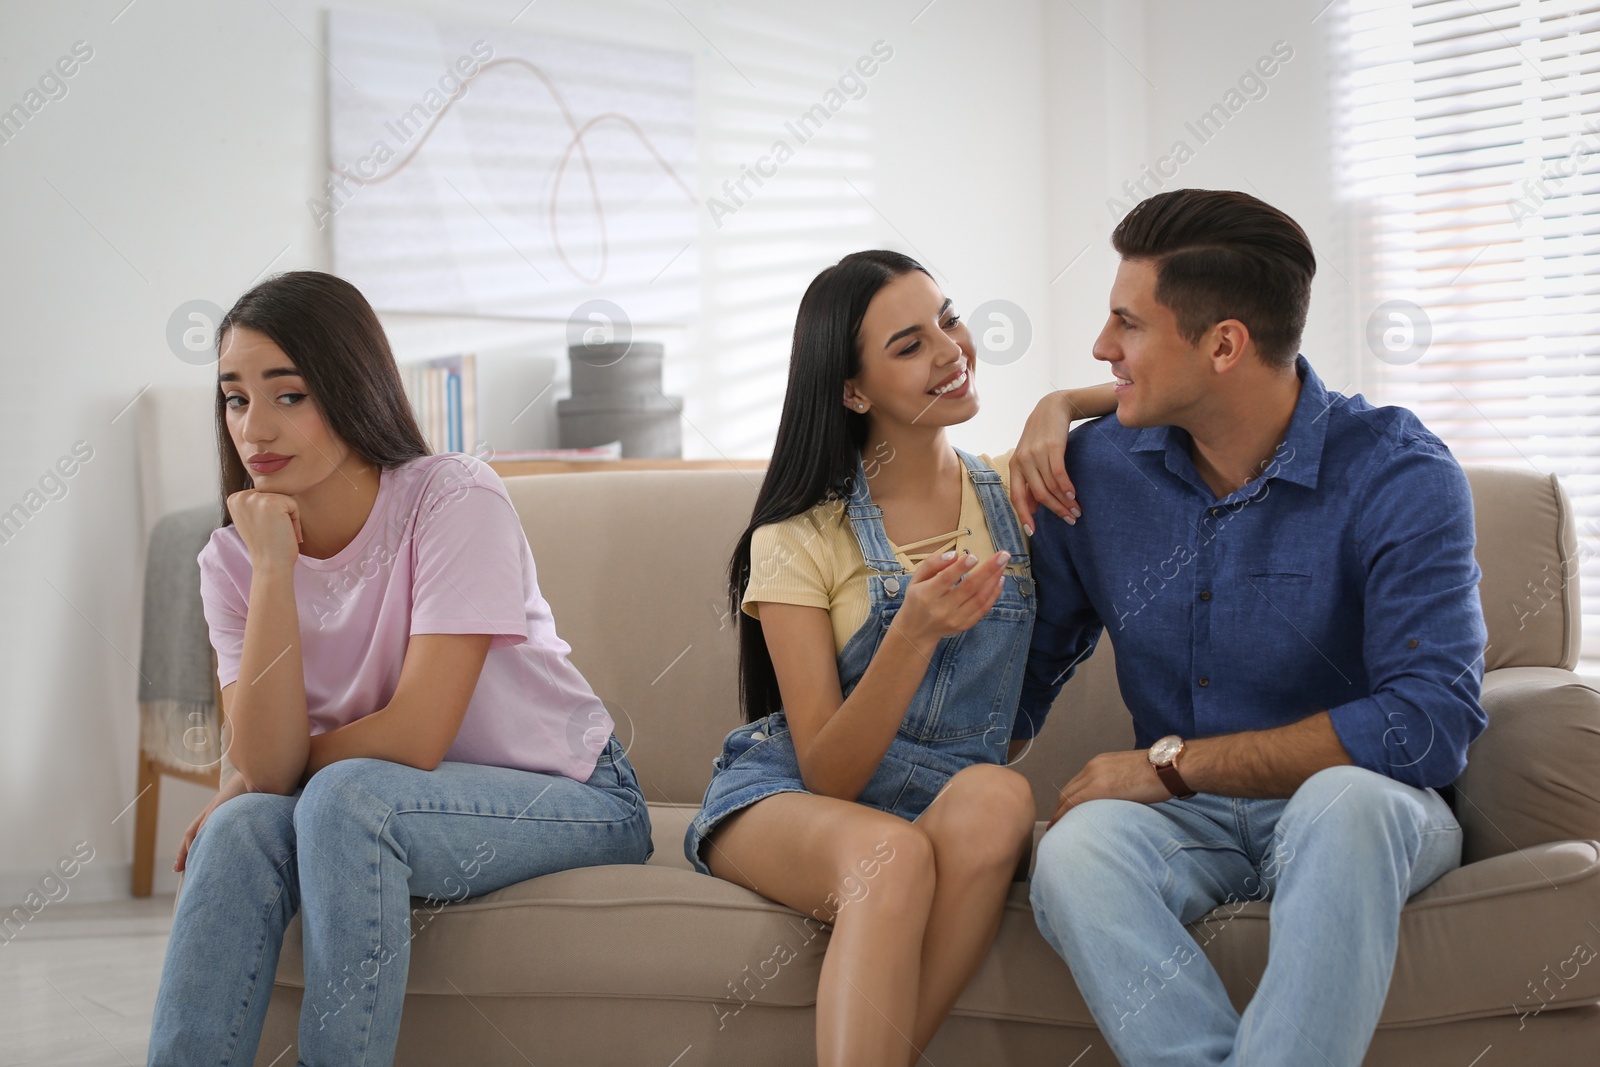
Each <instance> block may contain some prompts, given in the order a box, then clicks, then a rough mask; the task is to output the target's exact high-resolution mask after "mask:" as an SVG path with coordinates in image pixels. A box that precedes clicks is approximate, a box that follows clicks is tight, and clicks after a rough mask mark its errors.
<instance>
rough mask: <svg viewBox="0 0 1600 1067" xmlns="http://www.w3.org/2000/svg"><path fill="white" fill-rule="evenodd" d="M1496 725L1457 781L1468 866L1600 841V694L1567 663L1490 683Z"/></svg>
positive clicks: (1499, 675)
mask: <svg viewBox="0 0 1600 1067" xmlns="http://www.w3.org/2000/svg"><path fill="white" fill-rule="evenodd" d="M1482 702H1483V710H1484V711H1485V712H1486V713H1487V715H1488V717H1489V725H1488V727H1487V728H1486V729H1485V730H1484V732H1483V733H1482V735H1480V736H1479V737H1478V739H1477V741H1475V742H1474V743H1473V745H1472V747H1471V749H1469V750H1468V752H1467V769H1466V770H1465V771H1463V772H1462V774H1461V777H1460V778H1459V779H1458V780H1457V781H1456V817H1457V818H1458V819H1459V820H1460V822H1461V828H1462V830H1463V831H1464V842H1463V845H1462V856H1461V862H1462V863H1463V864H1466V863H1473V862H1476V861H1478V860H1482V859H1488V858H1490V857H1491V856H1498V855H1501V854H1502V853H1506V852H1514V851H1516V850H1518V849H1524V848H1528V847H1530V846H1533V845H1543V844H1549V843H1551V842H1556V841H1573V840H1578V841H1589V840H1597V841H1600V772H1597V770H1596V769H1597V768H1600V691H1597V690H1596V689H1594V688H1593V687H1591V686H1590V685H1588V684H1587V683H1586V682H1584V681H1583V680H1582V679H1581V678H1579V677H1578V676H1577V675H1576V674H1574V673H1573V672H1571V671H1567V670H1562V669H1560V668H1557V667H1506V668H1502V669H1500V670H1494V671H1489V672H1488V673H1486V674H1485V675H1484V677H1483V701H1482Z"/></svg>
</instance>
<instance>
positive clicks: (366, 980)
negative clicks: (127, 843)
mask: <svg viewBox="0 0 1600 1067" xmlns="http://www.w3.org/2000/svg"><path fill="white" fill-rule="evenodd" d="M651 851H652V849H651V844H650V815H649V812H648V810H647V808H646V807H645V802H644V797H643V795H642V794H641V792H640V790H639V784H638V779H637V778H635V777H634V773H633V768H632V767H631V766H630V765H629V764H628V761H627V757H626V756H625V755H624V754H623V751H622V747H621V745H619V744H618V743H617V740H616V738H614V737H613V738H612V739H611V741H610V743H609V744H608V745H607V747H606V750H605V751H604V752H602V753H601V755H600V760H599V762H598V763H597V764H596V765H595V769H594V773H593V774H592V775H590V777H589V779H588V781H587V782H578V781H574V780H573V779H571V778H564V777H561V776H557V775H547V774H536V773H534V772H531V771H521V770H510V769H507V768H504V767H484V766H479V765H477V764H471V763H441V764H440V765H439V766H438V767H437V768H436V769H435V770H432V771H421V770H417V769H416V768H414V767H407V766H404V765H402V764H398V763H389V762H387V761H385V760H373V759H350V760H342V761H340V762H338V763H334V764H331V765H330V766H328V767H326V768H324V769H323V770H321V771H319V772H318V773H317V774H315V775H314V776H312V778H311V780H310V781H309V782H308V783H306V786H305V788H304V789H303V790H301V791H300V792H298V793H296V794H295V795H294V796H279V795H276V794H271V793H246V794H244V795H243V796H238V797H234V798H233V799H232V800H229V801H227V802H226V803H224V804H222V805H220V806H219V807H218V808H217V809H216V810H215V811H213V812H212V813H211V817H210V818H209V819H207V820H206V823H205V825H204V826H203V827H201V829H200V833H199V834H198V835H196V837H195V839H194V842H193V844H192V845H191V847H190V851H189V859H188V864H187V867H186V871H187V875H186V881H185V885H184V887H183V891H182V894H181V898H180V900H179V902H178V912H177V916H176V918H175V919H174V921H173V926H172V938H171V940H170V941H169V942H168V945H167V956H166V963H165V965H164V967H163V969H162V973H161V988H160V992H159V994H158V995H157V998H156V1008H155V1018H154V1020H153V1022H152V1024H151V1032H150V1059H149V1062H150V1063H151V1064H152V1065H155V1064H160V1065H162V1067H166V1065H169V1064H206V1065H208V1067H216V1065H218V1064H249V1063H251V1062H253V1060H254V1058H255V1054H256V1045H257V1043H258V1042H259V1041H260V1039H261V1028H262V1025H263V1024H264V1022H265V1020H266V1015H267V1002H268V1000H269V999H270V998H271V996H272V980H273V976H274V975H275V974H276V973H277V967H278V950H279V947H280V945H281V944H282V942H283V932H284V928H285V927H287V926H288V925H289V920H290V919H292V918H293V917H294V915H295V913H296V912H300V911H302V910H303V915H302V917H301V941H302V944H303V947H304V955H305V997H304V1000H303V1001H302V1004H301V1009H300V1052H299V1060H298V1061H297V1062H298V1063H300V1064H306V1065H322V1064H329V1065H338V1067H358V1065H375V1064H387V1063H390V1062H391V1061H392V1060H393V1059H394V1051H395V1042H396V1039H397V1038H398V1036H399V1033H400V1009H401V1006H402V1004H403V1002H404V998H405V989H406V971H407V967H408V966H409V964H410V958H411V952H410V943H411V938H412V937H413V936H415V934H416V932H417V931H418V930H419V929H420V928H422V927H423V926H425V925H426V924H427V923H428V922H429V921H431V919H432V917H433V915H434V914H436V913H437V912H438V910H439V909H440V908H441V907H443V906H445V905H446V904H447V903H449V902H451V901H459V900H465V899H467V898H469V897H475V896H479V895H481V894H483V893H488V892H491V891H493V890H496V889H501V888H504V887H505V886H508V885H512V884H514V883H516V882H521V881H525V880H527V879H529V878H536V877H538V876H539V875H542V874H550V873H552V872H554V871H563V870H568V869H571V868H574V867H589V866H596V865H599V864H610V863H643V862H644V861H645V860H646V859H648V858H649V857H650V853H651ZM413 896H418V897H427V898H429V904H428V906H423V907H417V908H416V909H415V910H413V909H412V906H411V897H413ZM274 1051H276V1050H274Z"/></svg>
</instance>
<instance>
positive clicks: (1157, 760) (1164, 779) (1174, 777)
mask: <svg viewBox="0 0 1600 1067" xmlns="http://www.w3.org/2000/svg"><path fill="white" fill-rule="evenodd" d="M1182 753H1183V738H1181V737H1179V736H1178V735H1177V734H1168V735H1167V736H1166V737H1163V738H1162V739H1161V740H1159V741H1157V742H1156V743H1155V744H1153V745H1151V746H1150V766H1152V767H1154V768H1155V770H1156V774H1158V775H1159V776H1160V777H1161V784H1162V785H1164V786H1166V787H1167V790H1168V791H1169V792H1170V793H1171V794H1172V795H1173V796H1175V797H1177V798H1178V799H1179V800H1188V799H1189V798H1190V797H1192V796H1194V790H1193V789H1190V788H1189V783H1188V782H1185V781H1184V780H1183V775H1181V774H1179V773H1178V757H1179V756H1180V755H1182Z"/></svg>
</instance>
